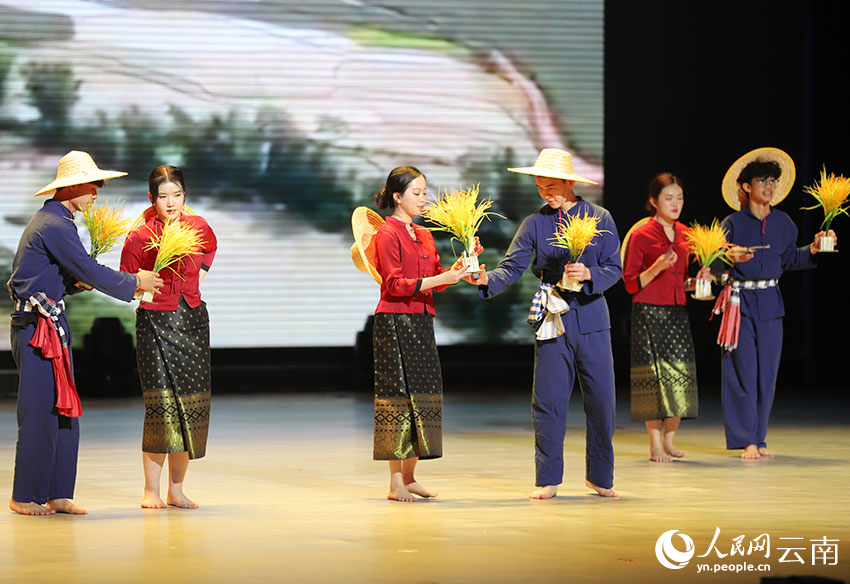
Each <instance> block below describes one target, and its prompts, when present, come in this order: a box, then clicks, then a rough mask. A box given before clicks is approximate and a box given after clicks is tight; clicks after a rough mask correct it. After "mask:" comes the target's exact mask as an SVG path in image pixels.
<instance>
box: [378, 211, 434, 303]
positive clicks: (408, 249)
mask: <svg viewBox="0 0 850 584" xmlns="http://www.w3.org/2000/svg"><path fill="white" fill-rule="evenodd" d="M413 228H414V230H415V231H416V241H414V240H413V239H412V238H411V237H410V235H409V234H408V232H407V228H406V227H405V224H404V223H403V222H401V221H399V220H398V219H396V218H394V217H387V220H386V221H385V222H384V225H383V226H382V227H381V228H380V229H379V230H378V233H377V234H376V235H375V249H376V254H375V255H376V259H377V266H376V267H377V269H378V272H379V273H380V274H381V278H382V279H383V281H384V282H383V284H381V300H380V301H379V302H378V307H377V308H376V309H375V313H378V312H396V313H405V314H413V313H421V312H427V313H429V314H431V315H432V316H435V315H436V314H437V313H436V311H435V310H434V295H433V294H432V292H433V291H437V292H439V291H440V290H444V289H445V288H447V287H448V286H438V287H436V288H431V289H429V290H425V291H424V292H420V291H419V288H420V286H421V285H422V278H427V277H429V276H436V275H437V274H441V273H442V272H443V267H442V266H441V265H440V256H439V255H438V254H437V247H436V245H434V238H433V237H432V236H431V232H430V231H428V230H427V229H425V228H424V227H421V226H419V225H416V224H414V225H413Z"/></svg>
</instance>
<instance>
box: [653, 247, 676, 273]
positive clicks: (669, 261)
mask: <svg viewBox="0 0 850 584" xmlns="http://www.w3.org/2000/svg"><path fill="white" fill-rule="evenodd" d="M677 261H679V255H678V254H677V253H676V252H675V251H673V250H672V249H669V250H667V253H665V254H664V255H660V256H658V259H656V260H655V261H654V262H653V264H652V265H651V266H649V269H650V270H652V272H653V273H654V274H655V275H656V276H657V275H658V274H660V273H661V272H663V271H664V270H667V269H669V268H672V267H673V266H675V265H676V262H677Z"/></svg>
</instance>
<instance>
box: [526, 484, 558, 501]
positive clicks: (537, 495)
mask: <svg viewBox="0 0 850 584" xmlns="http://www.w3.org/2000/svg"><path fill="white" fill-rule="evenodd" d="M557 495H558V485H549V486H548V487H540V488H539V489H537V490H535V491H532V492H531V494H530V495H529V496H528V498H529V499H554V498H555V497H556V496H557Z"/></svg>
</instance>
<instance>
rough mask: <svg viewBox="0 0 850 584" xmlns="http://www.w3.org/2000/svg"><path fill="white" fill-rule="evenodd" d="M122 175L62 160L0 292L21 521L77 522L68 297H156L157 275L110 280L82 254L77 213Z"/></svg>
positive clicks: (115, 275) (79, 158) (76, 156)
mask: <svg viewBox="0 0 850 584" xmlns="http://www.w3.org/2000/svg"><path fill="white" fill-rule="evenodd" d="M125 174H126V173H124V172H115V171H109V170H101V169H99V168H98V167H97V166H96V165H95V163H94V161H93V160H92V158H91V156H89V155H88V154H86V153H85V152H78V151H72V152H69V153H68V154H66V155H65V156H63V157H62V159H61V160H60V161H59V167H58V170H57V172H56V180H54V181H53V182H51V183H50V184H48V185H47V186H46V187H44V188H43V189H41V190H40V191H38V192H37V193H35V195H34V196H38V195H51V194H52V195H53V198H52V199H50V200H49V201H46V202H45V203H44V206H43V207H42V208H41V209H40V210H39V211H37V212H36V214H35V215H34V216H33V218H32V219H31V220H30V222H29V224H28V225H27V226H26V228H25V229H24V232H23V234H22V235H21V240H20V243H19V244H18V251H17V253H16V254H15V259H14V261H13V263H12V277H11V278H10V279H9V282H8V283H7V288H8V289H9V294H10V295H11V297H12V301H13V302H14V304H15V311H14V312H13V313H12V329H11V342H12V354H13V356H14V358H15V364H16V365H17V368H18V376H19V379H20V381H19V385H18V445H17V451H16V455H15V478H14V486H13V490H12V499H11V501H10V503H9V508H10V509H11V510H12V511H14V512H16V513H20V514H22V515H52V514H54V513H71V514H75V515H84V514H85V513H87V511H86V510H85V509H83V508H82V507H78V506H77V505H75V504H74V503H72V502H71V499H72V498H73V497H74V484H75V482H76V476H77V450H78V447H79V439H80V427H79V420H78V417H79V416H80V414H81V413H82V410H81V408H80V401H79V397H78V396H77V390H76V387H75V386H74V375H73V363H72V361H71V352H70V349H69V347H70V345H71V329H70V327H69V326H68V319H67V317H66V315H65V301H64V297H65V295H66V294H69V293H72V292H74V291H79V288H77V287H76V286H75V284H77V283H78V282H80V283H85V284H88V285H89V286H91V287H94V288H97V289H98V290H100V291H101V292H103V293H104V294H107V295H109V296H112V297H114V298H118V299H120V300H124V301H126V302H129V301H130V300H132V299H133V296H134V294H135V293H136V291H142V290H157V289H158V288H159V287H160V286H161V285H162V279H161V278H160V277H159V276H158V275H157V274H156V273H154V272H148V271H144V270H142V271H139V272H138V273H137V274H127V273H124V272H116V271H115V270H112V269H110V268H108V267H106V266H103V265H101V264H99V263H98V262H97V261H96V260H94V259H93V258H91V257H90V256H89V254H88V253H86V250H85V248H83V244H82V242H81V241H80V238H79V236H78V235H77V227H76V224H75V223H74V213H76V212H77V211H85V210H87V209H88V208H89V207H91V205H92V203H93V202H94V201H95V199H97V189H99V188H100V187H102V186H103V182H104V181H105V180H108V179H111V178H116V177H119V176H124V175H125Z"/></svg>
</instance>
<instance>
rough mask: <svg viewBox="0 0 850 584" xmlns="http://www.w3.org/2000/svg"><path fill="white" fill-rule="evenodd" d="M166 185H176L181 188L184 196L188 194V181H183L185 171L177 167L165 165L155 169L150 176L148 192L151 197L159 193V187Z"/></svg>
mask: <svg viewBox="0 0 850 584" xmlns="http://www.w3.org/2000/svg"><path fill="white" fill-rule="evenodd" d="M165 183H174V184H176V185H177V186H179V187H180V188H181V189H182V191H183V194H184V195H185V194H186V181H185V180H184V179H183V171H182V170H180V169H179V168H177V167H176V166H170V165H164V166H157V167H156V168H154V169H153V170H152V171H151V173H150V175H148V192H149V193H150V194H151V197H156V195H157V194H158V193H159V186H160V185H162V184H165Z"/></svg>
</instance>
